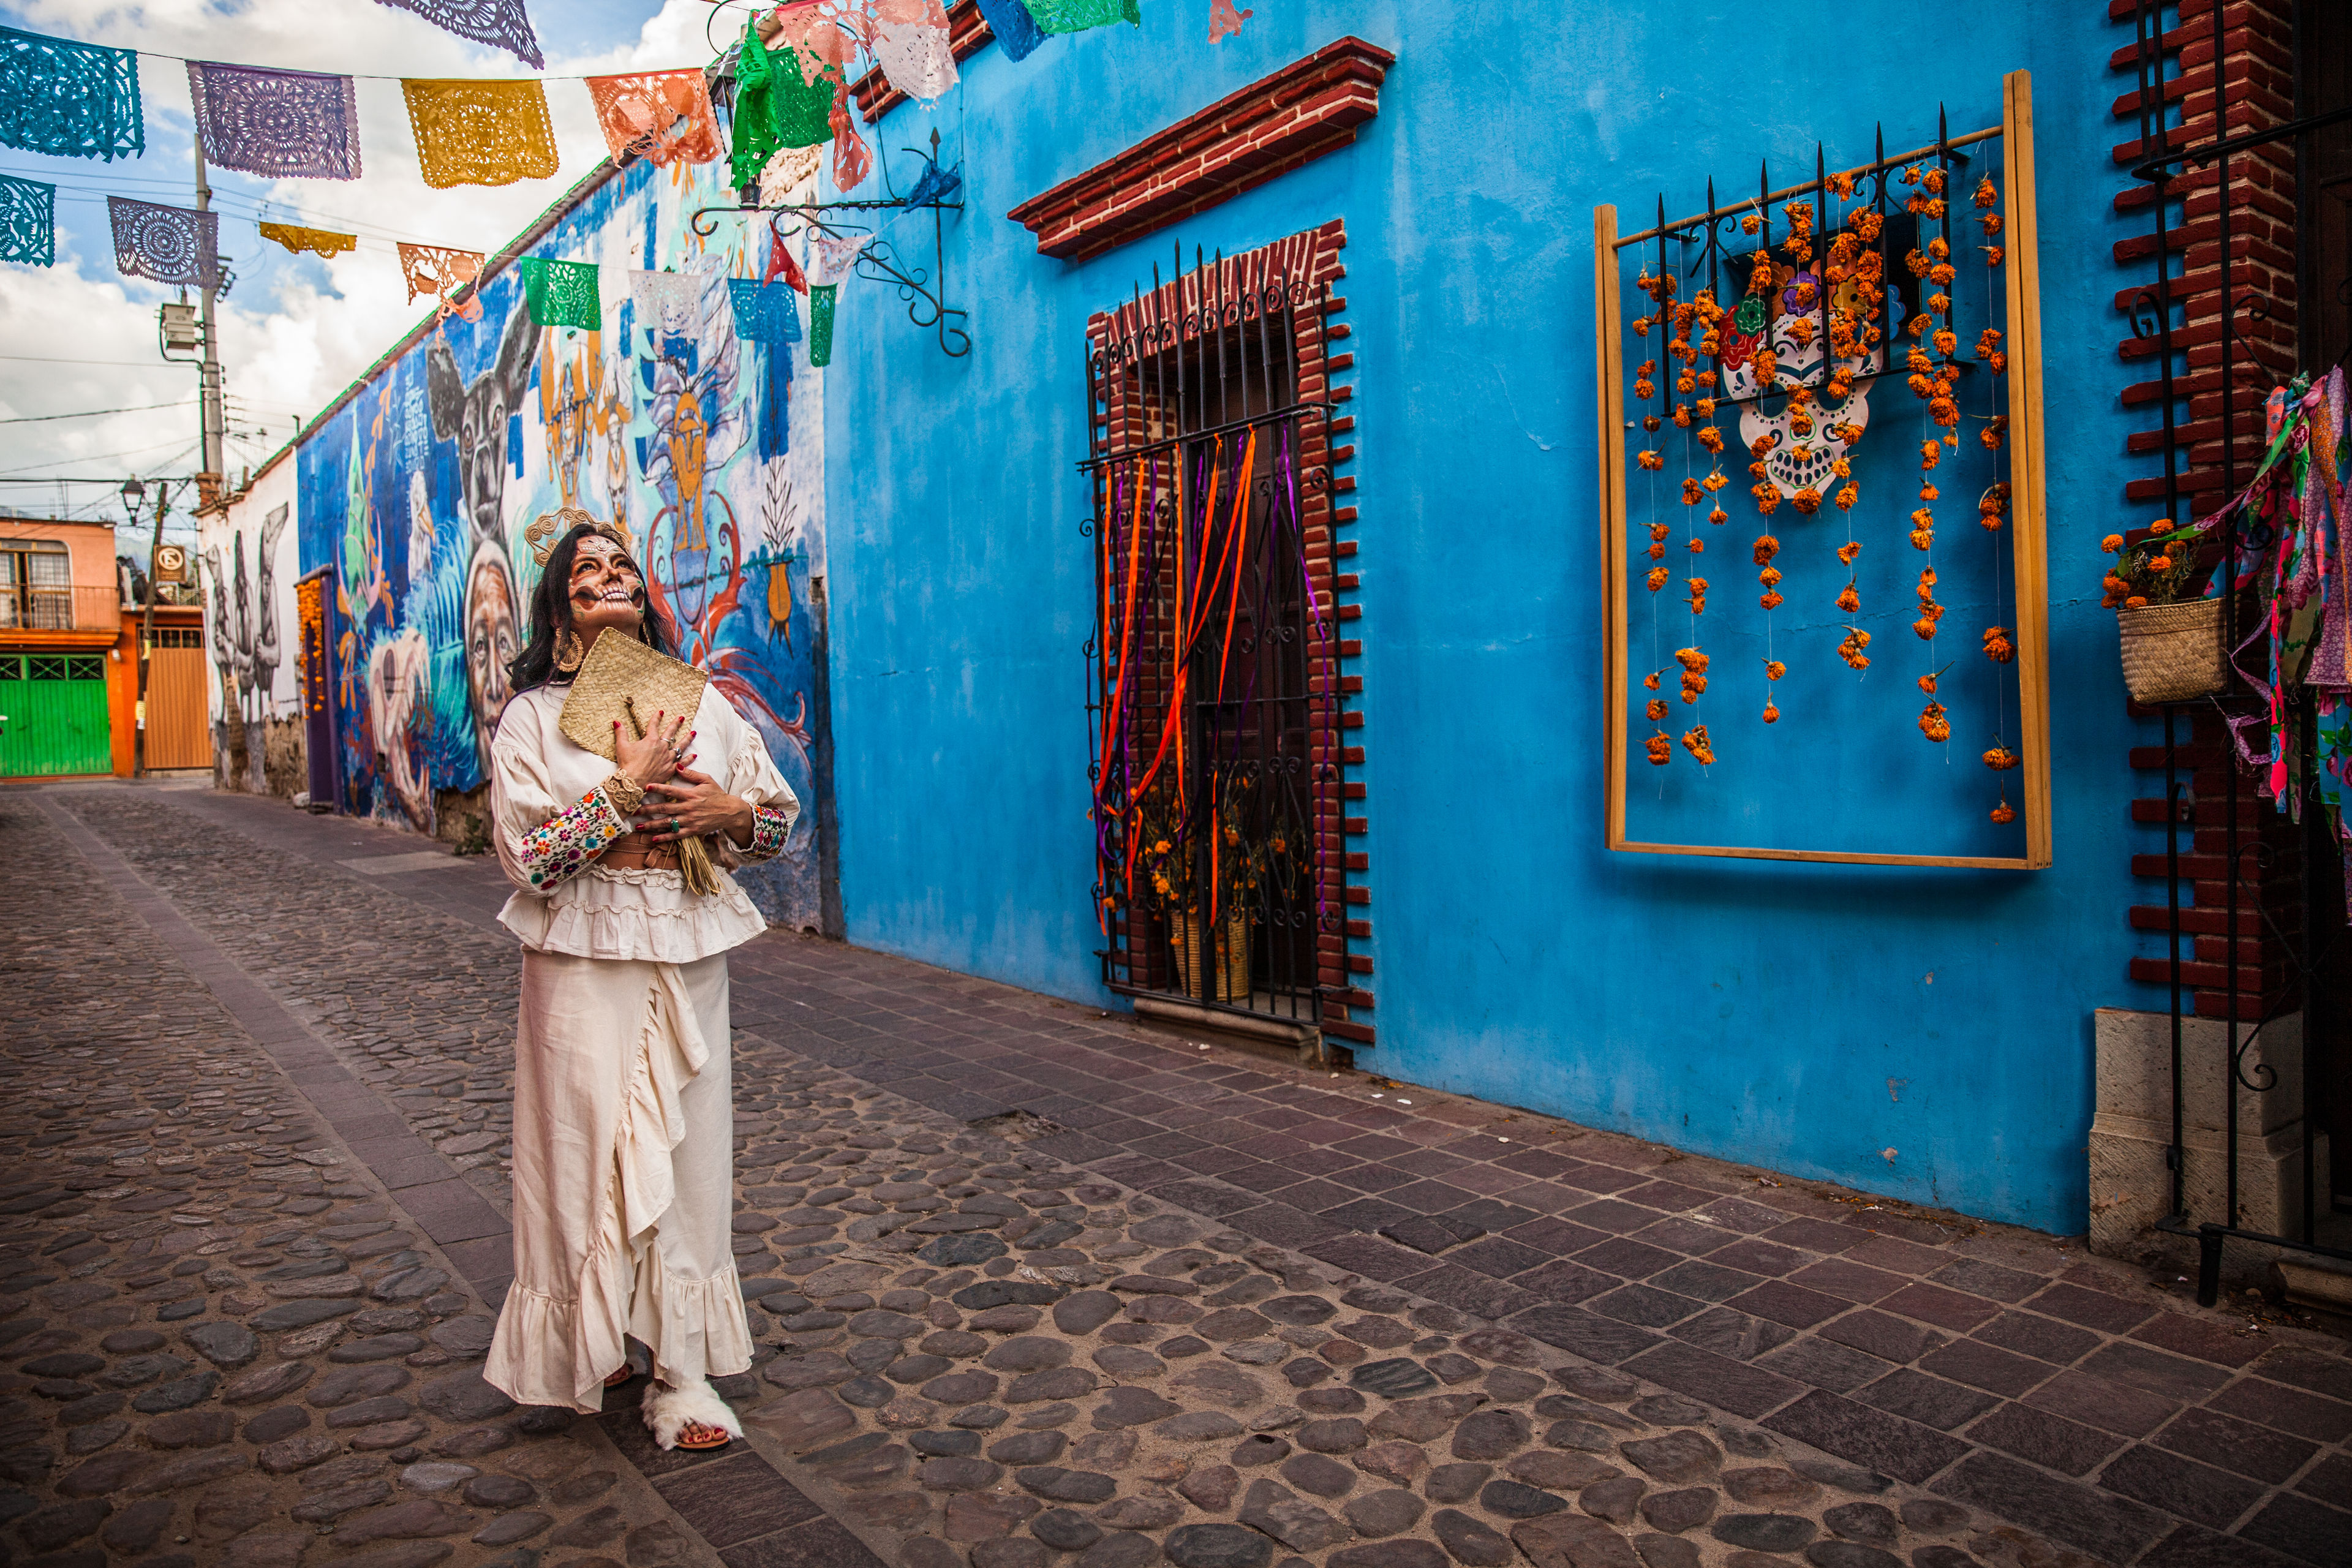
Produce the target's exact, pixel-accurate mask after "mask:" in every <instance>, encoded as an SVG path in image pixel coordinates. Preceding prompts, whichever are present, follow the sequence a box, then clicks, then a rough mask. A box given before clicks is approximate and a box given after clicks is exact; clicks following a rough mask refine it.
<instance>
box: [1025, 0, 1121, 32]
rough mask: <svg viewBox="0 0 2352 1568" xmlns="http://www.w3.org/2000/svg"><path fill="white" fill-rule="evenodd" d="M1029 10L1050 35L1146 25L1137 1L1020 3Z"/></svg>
mask: <svg viewBox="0 0 2352 1568" xmlns="http://www.w3.org/2000/svg"><path fill="white" fill-rule="evenodd" d="M1021 3H1022V4H1023V5H1026V6H1028V7H1029V15H1030V16H1033V17H1034V18H1035V19H1036V23H1037V26H1039V27H1040V28H1042V29H1043V30H1044V31H1045V32H1048V33H1083V32H1085V31H1086V30H1087V28H1088V27H1108V26H1110V25H1111V24H1112V23H1113V22H1125V23H1127V24H1128V25H1129V26H1137V27H1139V26H1142V25H1143V13H1142V12H1141V11H1140V10H1139V9H1138V8H1137V4H1136V0H1021Z"/></svg>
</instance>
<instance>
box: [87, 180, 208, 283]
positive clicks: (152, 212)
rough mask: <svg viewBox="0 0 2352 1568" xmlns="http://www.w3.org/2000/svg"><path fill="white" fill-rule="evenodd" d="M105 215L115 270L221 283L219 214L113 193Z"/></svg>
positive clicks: (169, 279) (158, 279)
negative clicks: (162, 204) (110, 236)
mask: <svg viewBox="0 0 2352 1568" xmlns="http://www.w3.org/2000/svg"><path fill="white" fill-rule="evenodd" d="M106 216H107V219H108V221H109V222H110V223H111V224H112V225H113V227H114V267H115V270H116V271H118V272H121V274H122V275H123V276H124V277H126V278H149V279H153V280H154V281H156V282H158V283H185V284H190V285H193V286H194V287H196V288H199V289H217V288H219V287H220V214H218V213H210V212H196V211H194V209H192V208H189V207H167V206H159V205H156V204H155V203H153V202H134V201H132V200H131V199H130V198H129V197H128V196H109V197H107V198H106Z"/></svg>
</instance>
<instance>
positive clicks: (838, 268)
mask: <svg viewBox="0 0 2352 1568" xmlns="http://www.w3.org/2000/svg"><path fill="white" fill-rule="evenodd" d="M873 238H874V237H873V236H872V235H870V234H819V235H812V236H811V237H810V243H811V244H812V245H813V246H814V247H815V252H816V253H815V254H814V256H812V257H811V258H809V281H810V282H812V283H838V282H840V281H841V280H842V279H845V278H846V277H848V276H849V269H850V268H853V267H855V266H856V265H857V258H858V256H859V255H860V254H861V253H862V252H863V251H864V250H865V249H866V246H867V245H869V244H870V243H872V241H873Z"/></svg>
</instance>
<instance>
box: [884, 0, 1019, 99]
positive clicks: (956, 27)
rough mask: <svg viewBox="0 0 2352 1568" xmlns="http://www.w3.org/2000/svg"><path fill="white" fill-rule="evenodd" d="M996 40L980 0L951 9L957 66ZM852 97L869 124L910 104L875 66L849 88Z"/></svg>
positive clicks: (951, 38) (951, 41)
mask: <svg viewBox="0 0 2352 1568" xmlns="http://www.w3.org/2000/svg"><path fill="white" fill-rule="evenodd" d="M995 41H996V35H995V33H994V32H992V31H991V30H990V28H989V26H988V18H987V17H985V16H982V15H981V14H980V5H979V0H956V3H955V4H954V5H950V6H949V7H948V47H949V48H950V50H952V51H953V52H954V54H955V58H956V63H957V64H959V65H961V64H962V63H963V62H964V61H965V60H968V59H970V58H971V57H972V56H974V55H976V54H978V53H980V51H981V50H982V48H984V47H987V46H988V45H990V44H992V43H994V42H995ZM849 95H850V96H851V97H852V98H854V99H856V100H857V111H858V113H860V114H861V115H863V116H864V117H865V119H866V124H868V125H872V124H875V123H877V122H878V121H880V120H881V118H882V117H883V116H884V115H886V114H887V113H889V112H890V111H891V110H894V109H896V108H898V106H899V105H900V104H902V103H904V102H906V101H907V95H906V94H905V93H903V92H900V91H899V90H898V89H897V88H895V87H892V86H891V85H890V79H889V78H887V77H886V76H884V75H883V74H882V68H881V67H879V66H877V67H875V68H873V69H872V70H870V71H867V72H866V74H865V75H864V76H862V77H859V78H858V79H856V81H854V82H852V83H850V85H849Z"/></svg>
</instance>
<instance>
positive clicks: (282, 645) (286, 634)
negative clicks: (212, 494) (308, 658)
mask: <svg viewBox="0 0 2352 1568" xmlns="http://www.w3.org/2000/svg"><path fill="white" fill-rule="evenodd" d="M246 500H247V504H246V505H244V506H242V507H239V508H237V509H236V510H235V511H234V512H227V511H215V512H211V513H208V514H206V515H205V517H204V518H202V519H201V520H199V522H198V525H197V539H196V561H197V565H198V572H197V583H198V592H199V595H200V596H201V598H202V600H203V604H204V608H205V658H206V659H207V660H208V661H209V662H210V663H211V665H212V668H213V679H212V680H211V682H210V683H209V688H210V689H209V695H208V700H207V702H206V708H207V710H208V712H209V715H210V718H211V721H212V725H213V735H214V742H215V745H214V755H215V757H216V758H217V759H219V764H220V766H222V767H223V768H226V767H227V766H228V765H229V763H230V759H231V758H232V756H233V755H236V754H242V755H243V756H244V758H245V760H246V764H247V765H246V773H245V777H244V778H243V779H242V780H241V781H240V783H241V784H242V785H243V787H245V788H247V789H250V790H253V791H256V792H260V791H264V790H266V789H267V788H268V784H267V783H266V781H265V779H264V775H263V769H262V761H263V756H264V752H265V747H264V745H263V743H262V742H261V737H262V735H263V734H264V733H265V731H266V730H267V728H268V721H271V720H273V719H276V720H284V719H289V718H292V717H293V716H295V715H296V714H298V713H299V711H300V709H301V695H300V692H299V689H298V688H299V675H298V673H297V672H296V670H295V669H294V654H293V649H294V648H295V647H296V645H297V643H298V642H299V634H298V632H297V630H296V626H295V606H294V579H295V578H296V577H297V576H299V572H298V571H297V569H296V566H295V541H294V531H293V526H292V523H293V513H294V487H293V485H292V483H291V482H290V477H283V478H280V477H265V479H264V480H263V481H262V482H261V483H258V484H257V485H256V486H255V487H254V489H252V491H250V492H249V493H248V495H247V498H246Z"/></svg>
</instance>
